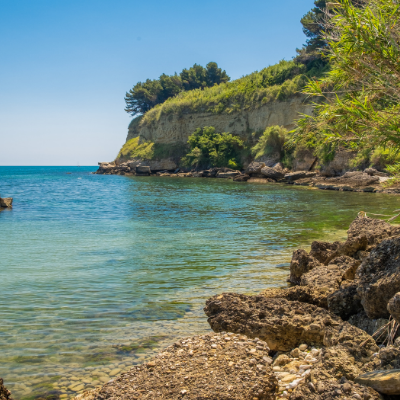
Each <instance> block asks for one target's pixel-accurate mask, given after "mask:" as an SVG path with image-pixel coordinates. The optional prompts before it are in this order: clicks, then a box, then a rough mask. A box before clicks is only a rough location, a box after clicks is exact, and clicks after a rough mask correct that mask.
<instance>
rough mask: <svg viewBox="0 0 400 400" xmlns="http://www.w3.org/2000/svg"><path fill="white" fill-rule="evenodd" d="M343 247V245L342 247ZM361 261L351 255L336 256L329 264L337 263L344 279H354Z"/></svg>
mask: <svg viewBox="0 0 400 400" xmlns="http://www.w3.org/2000/svg"><path fill="white" fill-rule="evenodd" d="M340 248H341V247H340ZM360 264H361V261H359V260H355V259H354V258H352V257H349V256H339V257H335V258H334V259H333V260H331V261H330V262H329V264H328V266H329V265H336V266H337V267H338V268H339V269H340V270H341V272H342V280H348V281H352V280H354V279H355V277H356V271H357V269H358V267H359V266H360Z"/></svg>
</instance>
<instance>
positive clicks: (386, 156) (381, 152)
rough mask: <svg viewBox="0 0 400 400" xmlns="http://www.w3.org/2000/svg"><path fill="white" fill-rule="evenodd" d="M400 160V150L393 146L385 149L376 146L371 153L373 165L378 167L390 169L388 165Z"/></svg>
mask: <svg viewBox="0 0 400 400" xmlns="http://www.w3.org/2000/svg"><path fill="white" fill-rule="evenodd" d="M399 162H400V151H399V150H395V149H394V148H393V147H389V148H386V149H383V148H382V147H378V148H376V149H375V150H374V151H373V152H372V154H371V166H372V167H375V168H378V169H385V168H386V169H388V166H391V165H395V164H397V163H399Z"/></svg>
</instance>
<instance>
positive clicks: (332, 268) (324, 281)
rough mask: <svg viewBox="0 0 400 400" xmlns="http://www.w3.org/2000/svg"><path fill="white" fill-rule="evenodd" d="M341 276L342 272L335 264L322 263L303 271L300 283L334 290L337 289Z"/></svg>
mask: <svg viewBox="0 0 400 400" xmlns="http://www.w3.org/2000/svg"><path fill="white" fill-rule="evenodd" d="M342 278H343V272H342V270H341V269H340V268H339V267H338V266H337V265H332V264H331V265H328V266H325V265H322V266H320V267H316V268H314V269H312V270H311V271H309V272H307V273H305V274H304V275H303V276H302V277H301V279H300V285H301V286H309V287H317V288H318V289H320V290H326V291H334V290H338V289H339V287H340V284H341V282H342Z"/></svg>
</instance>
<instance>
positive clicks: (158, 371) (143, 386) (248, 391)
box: [78, 333, 278, 400]
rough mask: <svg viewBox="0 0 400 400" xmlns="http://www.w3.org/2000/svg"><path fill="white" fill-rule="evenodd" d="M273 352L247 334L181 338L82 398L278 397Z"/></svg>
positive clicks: (240, 399) (225, 399)
mask: <svg viewBox="0 0 400 400" xmlns="http://www.w3.org/2000/svg"><path fill="white" fill-rule="evenodd" d="M268 353H269V348H268V346H267V344H266V343H265V342H263V341H262V340H259V339H257V340H250V339H249V338H247V337H246V336H242V335H241V336H235V335H232V334H214V333H211V334H208V335H204V336H194V337H191V338H186V339H181V340H179V342H176V343H175V344H174V345H172V346H169V347H168V348H166V349H165V350H164V351H163V352H162V353H159V354H158V355H157V357H155V358H153V359H152V360H151V361H150V362H148V363H147V364H143V365H140V366H136V367H133V368H132V369H131V370H130V371H129V372H127V373H124V374H122V375H120V376H119V377H118V378H116V379H114V380H112V381H110V382H109V383H107V384H106V385H104V386H103V387H102V388H101V389H97V390H94V391H92V392H89V393H86V394H85V393H84V394H83V395H81V396H78V399H79V398H82V399H86V400H89V399H90V400H105V399H115V400H117V399H121V400H122V399H124V400H125V399H137V398H143V399H171V400H172V399H187V400H199V399H210V400H243V399H257V400H273V399H275V398H276V394H275V393H276V390H277V388H278V387H277V379H276V377H275V376H274V374H273V372H272V369H271V367H270V365H269V362H268V360H269V357H268ZM266 360H267V361H266Z"/></svg>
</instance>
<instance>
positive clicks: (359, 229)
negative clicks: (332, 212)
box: [347, 217, 396, 246]
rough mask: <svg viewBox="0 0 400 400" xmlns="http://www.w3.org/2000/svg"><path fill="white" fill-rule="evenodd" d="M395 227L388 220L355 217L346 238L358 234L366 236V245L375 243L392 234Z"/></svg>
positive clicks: (354, 236) (351, 237) (357, 235)
mask: <svg viewBox="0 0 400 400" xmlns="http://www.w3.org/2000/svg"><path fill="white" fill-rule="evenodd" d="M394 230H396V228H395V227H393V226H392V225H390V224H389V223H388V222H386V221H383V220H381V219H375V218H368V217H366V218H360V217H359V218H356V219H355V220H354V221H353V222H352V223H351V224H350V227H349V230H348V231H347V237H348V239H353V238H356V237H359V236H366V237H367V240H368V245H369V246H372V245H376V244H378V243H380V242H381V241H382V240H384V239H387V238H388V237H390V236H391V235H393V233H394V232H393V231H394Z"/></svg>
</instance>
